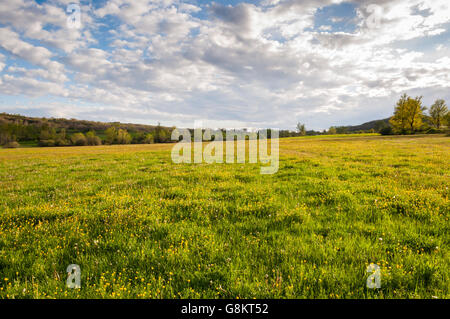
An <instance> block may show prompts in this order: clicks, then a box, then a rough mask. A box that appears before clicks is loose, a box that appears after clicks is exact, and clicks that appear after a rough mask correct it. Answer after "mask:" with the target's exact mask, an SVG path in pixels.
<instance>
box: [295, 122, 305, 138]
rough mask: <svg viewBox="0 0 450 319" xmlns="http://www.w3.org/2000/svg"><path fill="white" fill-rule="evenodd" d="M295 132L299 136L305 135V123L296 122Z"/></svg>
mask: <svg viewBox="0 0 450 319" xmlns="http://www.w3.org/2000/svg"><path fill="white" fill-rule="evenodd" d="M297 132H298V134H300V136H305V135H306V127H305V124H302V123H297Z"/></svg>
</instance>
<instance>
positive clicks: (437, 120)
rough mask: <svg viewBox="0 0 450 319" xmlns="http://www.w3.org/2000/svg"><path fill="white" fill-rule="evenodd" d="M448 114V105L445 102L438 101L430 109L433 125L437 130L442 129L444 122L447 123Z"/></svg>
mask: <svg viewBox="0 0 450 319" xmlns="http://www.w3.org/2000/svg"><path fill="white" fill-rule="evenodd" d="M447 113H448V109H447V105H445V101H444V100H436V102H434V104H433V105H432V106H431V108H430V116H431V118H432V120H433V124H434V125H435V126H436V128H438V129H439V128H440V127H441V125H442V124H443V122H445V118H446V115H447Z"/></svg>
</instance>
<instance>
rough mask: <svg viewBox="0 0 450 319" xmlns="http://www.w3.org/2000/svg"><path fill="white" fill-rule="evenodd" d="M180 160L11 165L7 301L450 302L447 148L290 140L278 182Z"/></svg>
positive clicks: (432, 140) (7, 158) (153, 149)
mask: <svg viewBox="0 0 450 319" xmlns="http://www.w3.org/2000/svg"><path fill="white" fill-rule="evenodd" d="M171 147H172V145H163V144H157V145H129V146H99V147H81V148H77V147H70V148H24V149H13V150H6V149H5V150H0V280H1V282H0V298H436V297H437V298H449V297H450V289H449V286H450V267H449V264H450V255H449V248H448V247H449V240H450V236H449V225H450V223H449V211H450V205H449V189H448V187H449V184H450V183H449V182H450V178H449V158H450V148H449V147H450V138H449V137H443V136H426V137H425V136H405V137H380V136H352V137H318V138H291V139H282V140H280V169H279V171H278V173H277V174H274V175H260V174H259V169H260V165H259V164H213V165H208V164H173V163H172V162H171V159H170V150H171ZM370 263H375V264H377V265H379V266H380V267H381V281H382V282H381V284H382V287H381V289H368V288H367V287H366V279H367V277H368V276H369V275H370V274H369V273H367V272H366V269H367V267H368V265H369V264H370ZM69 264H78V265H80V267H81V274H82V276H81V286H82V288H81V289H68V288H66V278H67V274H66V268H67V266H68V265H69Z"/></svg>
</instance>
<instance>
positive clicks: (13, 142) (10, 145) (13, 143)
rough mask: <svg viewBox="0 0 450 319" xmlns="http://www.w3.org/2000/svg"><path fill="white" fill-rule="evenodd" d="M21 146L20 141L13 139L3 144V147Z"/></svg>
mask: <svg viewBox="0 0 450 319" xmlns="http://www.w3.org/2000/svg"><path fill="white" fill-rule="evenodd" d="M19 146H20V144H19V143H17V142H16V141H12V142H8V143H6V144H5V145H3V148H18V147H19Z"/></svg>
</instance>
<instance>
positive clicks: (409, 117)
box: [280, 94, 450, 136]
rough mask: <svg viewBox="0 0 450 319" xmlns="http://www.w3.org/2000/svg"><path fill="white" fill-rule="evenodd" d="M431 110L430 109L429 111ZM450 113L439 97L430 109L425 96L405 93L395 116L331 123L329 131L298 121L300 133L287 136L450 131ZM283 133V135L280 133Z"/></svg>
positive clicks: (290, 133)
mask: <svg viewBox="0 0 450 319" xmlns="http://www.w3.org/2000/svg"><path fill="white" fill-rule="evenodd" d="M427 111H428V112H427ZM449 126H450V112H449V110H448V108H447V105H446V104H445V101H444V100H443V99H437V100H436V101H435V102H434V103H433V105H432V106H431V107H430V108H429V109H428V108H427V107H425V106H424V105H423V102H422V96H417V97H415V98H412V97H410V96H408V95H407V94H403V95H402V96H401V97H400V99H399V100H398V102H397V104H396V106H395V108H394V114H393V116H392V117H390V118H387V119H384V120H377V121H371V122H367V123H364V124H361V125H357V126H331V127H330V128H329V129H328V130H323V131H320V132H318V131H313V130H312V131H311V130H310V131H307V130H306V128H305V125H304V124H302V123H298V124H297V131H296V132H289V131H288V133H287V134H286V135H287V136H304V135H321V134H327V135H328V134H351V133H380V134H382V135H393V134H416V133H422V134H435V133H446V132H447V133H449ZM280 136H282V134H281V132H280Z"/></svg>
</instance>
